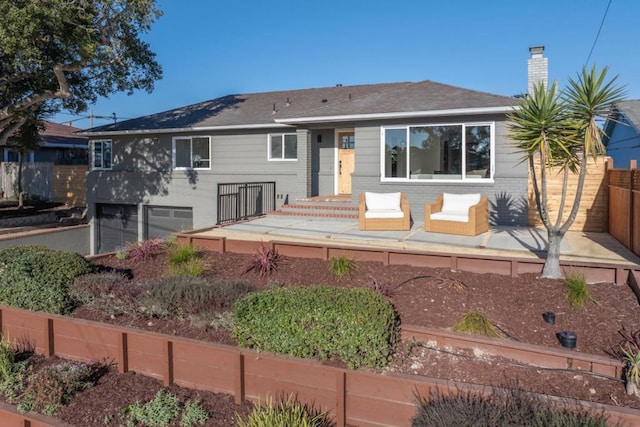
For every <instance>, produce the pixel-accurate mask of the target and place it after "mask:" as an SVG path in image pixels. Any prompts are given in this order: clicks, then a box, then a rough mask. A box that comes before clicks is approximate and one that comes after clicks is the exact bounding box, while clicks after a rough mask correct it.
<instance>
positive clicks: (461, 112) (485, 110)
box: [275, 105, 517, 124]
mask: <svg viewBox="0 0 640 427" xmlns="http://www.w3.org/2000/svg"><path fill="white" fill-rule="evenodd" d="M514 108H517V107H516V106H515V105H508V106H501V107H481V108H455V109H447V110H431V111H409V112H407V111H404V112H396V113H365V114H344V115H336V116H315V117H314V116H311V117H295V118H288V119H287V118H284V119H275V122H276V123H281V124H296V123H327V122H347V121H356V120H378V119H379V120H384V119H405V118H414V117H440V116H468V115H474V114H504V113H508V112H510V111H512V110H513V109H514Z"/></svg>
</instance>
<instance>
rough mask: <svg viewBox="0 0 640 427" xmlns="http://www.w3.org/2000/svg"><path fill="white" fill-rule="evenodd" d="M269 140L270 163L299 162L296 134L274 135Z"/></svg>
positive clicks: (270, 135)
mask: <svg viewBox="0 0 640 427" xmlns="http://www.w3.org/2000/svg"><path fill="white" fill-rule="evenodd" d="M268 138H269V139H268V144H267V145H268V148H267V156H268V159H269V160H270V161H295V160H298V136H297V135H296V134H295V133H272V134H269V136H268Z"/></svg>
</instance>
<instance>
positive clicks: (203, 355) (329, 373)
mask: <svg viewBox="0 0 640 427" xmlns="http://www.w3.org/2000/svg"><path fill="white" fill-rule="evenodd" d="M0 320H1V323H2V325H1V326H2V328H1V329H2V334H3V336H4V337H7V338H8V339H10V340H11V341H21V342H23V343H31V344H32V345H34V346H35V349H36V351H37V352H38V353H40V354H45V355H47V356H52V355H57V356H61V357H66V358H70V359H75V360H87V361H88V360H103V359H114V361H115V362H117V363H118V369H119V371H120V372H126V371H128V370H131V371H135V372H137V373H140V374H144V375H148V376H151V377H154V378H158V379H160V380H162V381H163V382H164V384H165V385H171V384H174V383H175V384H178V385H182V386H188V387H194V388H197V389H200V390H206V391H213V392H224V393H229V394H231V395H233V396H234V397H235V401H236V403H240V402H242V401H243V400H244V399H249V400H252V401H254V402H265V401H266V400H267V399H268V398H269V397H271V398H274V397H277V396H279V395H284V396H288V395H290V394H295V395H297V396H298V398H299V399H301V400H302V401H304V402H308V403H313V404H315V405H316V406H318V407H320V408H321V409H323V410H326V411H329V412H330V413H331V414H332V415H333V417H334V418H335V421H336V424H337V426H338V427H344V426H345V425H346V424H349V425H354V426H359V427H369V426H371V427H373V426H376V427H381V426H403V425H409V420H410V419H411V417H412V416H413V415H414V414H415V410H416V406H415V405H416V401H417V398H416V396H417V395H420V396H422V397H424V398H428V397H429V396H430V392H431V391H432V390H436V389H437V390H440V391H443V392H456V391H457V390H468V391H472V392H474V393H482V392H484V393H487V388H486V387H484V386H474V385H469V384H464V383H456V382H453V381H445V380H439V379H434V378H428V377H420V376H412V375H404V374H394V373H388V374H386V375H380V374H375V373H372V372H366V371H364V370H360V371H350V370H345V369H339V368H335V367H331V366H325V365H323V364H321V363H319V362H317V361H313V360H304V359H297V358H292V357H287V356H281V355H276V354H271V353H265V352H258V351H254V350H247V349H241V348H236V347H231V346H226V345H221V344H215V343H207V342H200V341H197V340H192V339H188V338H181V337H176V336H170V335H164V334H158V333H151V332H145V331H142V330H137V329H133V328H124V327H116V326H111V325H105V324H102V323H99V322H92V321H87V320H80V319H73V318H69V317H64V316H57V315H52V314H47V313H39V312H38V313H37V312H30V311H27V310H20V309H14V308H9V307H4V306H0ZM407 335H409V336H411V337H418V339H420V340H426V341H430V340H431V341H437V342H438V343H440V344H441V345H443V346H445V345H448V346H467V347H469V346H472V347H479V346H485V348H487V349H489V350H490V351H491V352H493V353H495V354H496V355H498V356H503V357H518V358H520V359H522V360H526V361H530V362H532V363H535V364H537V365H540V363H542V361H545V363H546V364H548V365H549V366H557V367H566V366H567V365H568V364H571V366H572V367H574V368H578V369H584V370H590V371H593V372H598V373H603V374H606V375H619V373H620V371H619V369H620V368H621V365H620V362H618V361H614V360H613V359H608V358H605V357H601V356H595V355H588V354H581V353H577V352H571V351H568V350H555V349H545V348H543V347H539V346H532V345H527V344H521V343H503V342H500V341H497V340H491V339H483V338H478V337H472V336H467V335H463V334H454V333H450V332H447V331H432V330H428V329H427V328H417V327H413V328H411V327H408V328H407V327H405V328H404V330H403V336H405V337H406V336H407ZM102 341H103V342H102ZM532 355H535V356H532ZM579 404H580V406H581V407H583V408H596V409H602V410H604V411H606V412H607V413H608V414H609V415H610V417H611V418H612V419H613V420H616V421H617V420H619V421H621V422H623V423H624V425H628V426H635V425H640V411H639V410H634V409H630V408H620V407H614V406H609V405H598V404H592V403H589V402H580V403H579ZM4 415H5V412H4V411H3V409H2V408H1V407H0V417H2V418H0V419H2V420H3V424H2V425H3V426H4V425H14V424H13V422H14V421H11V420H15V423H18V424H15V425H21V426H24V425H31V426H35V425H43V426H45V425H60V424H49V423H48V422H47V421H41V419H43V418H38V417H36V418H31V416H30V415H29V417H27V416H26V415H16V414H15V411H14V412H11V411H9V412H6V417H7V418H6V419H7V420H9V421H7V423H5V422H4V421H5V418H4ZM28 423H30V424H28Z"/></svg>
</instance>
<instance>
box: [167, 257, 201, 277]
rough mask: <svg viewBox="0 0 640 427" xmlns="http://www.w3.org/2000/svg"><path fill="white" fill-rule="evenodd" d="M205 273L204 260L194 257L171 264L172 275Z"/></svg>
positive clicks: (193, 275) (198, 274)
mask: <svg viewBox="0 0 640 427" xmlns="http://www.w3.org/2000/svg"><path fill="white" fill-rule="evenodd" d="M203 274H204V261H202V260H201V259H199V258H192V259H189V260H187V261H184V262H181V263H179V264H171V263H170V264H169V275H170V276H184V277H200V276H202V275H203Z"/></svg>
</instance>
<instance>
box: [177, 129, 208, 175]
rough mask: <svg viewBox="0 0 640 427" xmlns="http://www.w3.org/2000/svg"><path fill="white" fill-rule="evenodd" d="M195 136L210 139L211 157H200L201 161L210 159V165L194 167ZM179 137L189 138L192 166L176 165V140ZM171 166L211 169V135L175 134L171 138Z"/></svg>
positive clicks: (181, 168)
mask: <svg viewBox="0 0 640 427" xmlns="http://www.w3.org/2000/svg"><path fill="white" fill-rule="evenodd" d="M194 138H203V139H204V138H206V139H208V140H209V144H208V145H209V158H208V159H200V160H201V161H208V162H209V166H207V167H204V168H203V167H197V168H195V167H193V139H194ZM178 139H181V140H182V139H188V140H189V159H190V166H187V167H184V166H179V167H178V166H176V140H178ZM171 167H172V169H174V170H211V137H210V136H208V135H192V136H174V137H173V138H172V140H171Z"/></svg>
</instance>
